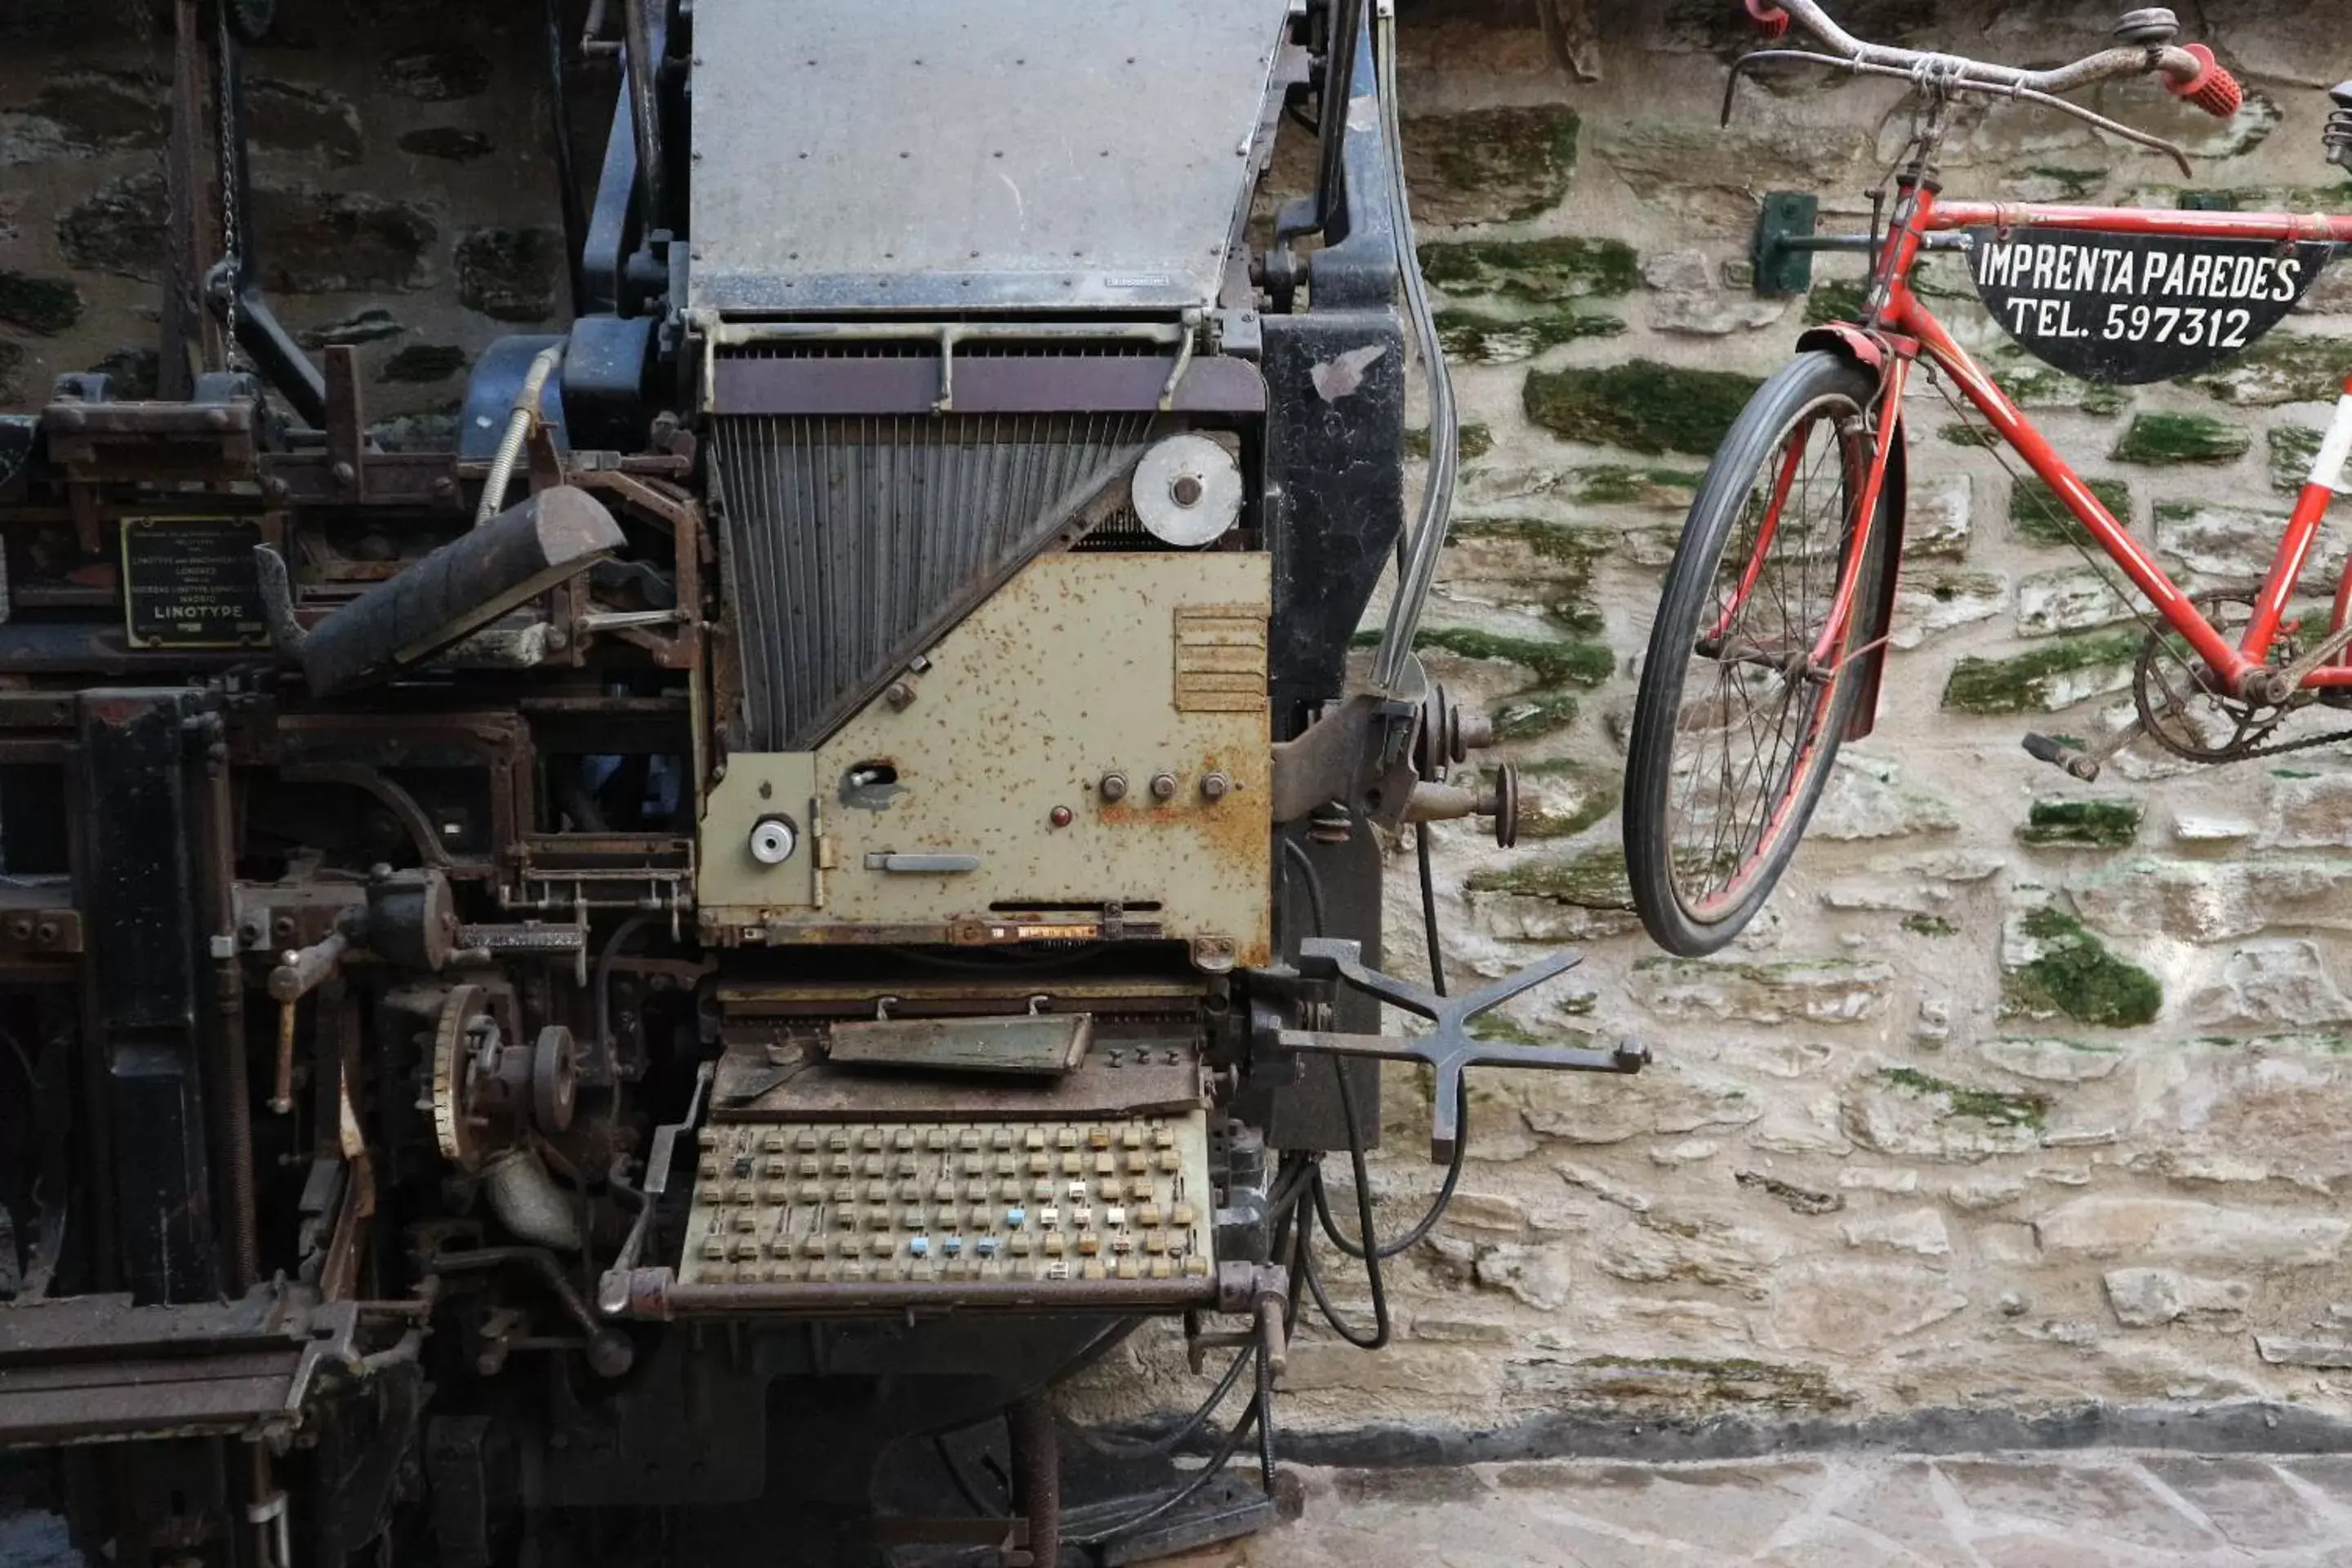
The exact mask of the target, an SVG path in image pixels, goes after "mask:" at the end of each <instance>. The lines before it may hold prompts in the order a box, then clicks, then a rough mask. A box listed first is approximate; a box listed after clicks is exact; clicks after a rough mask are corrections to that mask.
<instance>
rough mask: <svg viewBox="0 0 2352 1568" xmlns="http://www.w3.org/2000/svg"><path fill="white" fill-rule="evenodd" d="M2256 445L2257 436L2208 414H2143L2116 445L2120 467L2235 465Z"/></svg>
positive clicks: (2115, 456)
mask: <svg viewBox="0 0 2352 1568" xmlns="http://www.w3.org/2000/svg"><path fill="white" fill-rule="evenodd" d="M2253 444H2254V437H2253V433H2252V431H2249V430H2248V429H2247V428H2246V427H2245V426H2242V425H2230V424H2225V423H2223V422H2222V421H2221V420H2219V419H2216V418H2214V417H2213V416H2210V415H2207V414H2143V415H2140V416H2138V417H2137V418H2135V419H2134V420H2133V421H2132V422H2131V427H2130V428H2129V429H2127V430H2126V431H2125V432H2124V434H2123V438H2122V439H2121V440H2119V441H2117V442H2116V449H2115V451H2114V452H2113V453H2112V454H2111V456H2112V457H2113V458H2115V460H2116V462H2118V463H2151V464H2159V465H2164V464H2179V463H2234V462H2236V461H2237V460H2238V459H2239V458H2242V457H2244V456H2245V455H2246V452H2247V450H2248V449H2249V448H2250V447H2252V446H2253Z"/></svg>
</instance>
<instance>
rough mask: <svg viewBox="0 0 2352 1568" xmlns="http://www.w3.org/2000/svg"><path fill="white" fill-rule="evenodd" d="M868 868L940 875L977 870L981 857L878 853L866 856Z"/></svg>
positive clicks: (922, 874)
mask: <svg viewBox="0 0 2352 1568" xmlns="http://www.w3.org/2000/svg"><path fill="white" fill-rule="evenodd" d="M866 869H867V870H869V871H889V872H894V873H897V874H898V875H902V876H906V875H913V876H938V875H940V873H942V872H959V871H977V870H979V869H980V857H979V856H977V855H956V854H938V855H896V854H887V853H877V854H869V855H867V856H866Z"/></svg>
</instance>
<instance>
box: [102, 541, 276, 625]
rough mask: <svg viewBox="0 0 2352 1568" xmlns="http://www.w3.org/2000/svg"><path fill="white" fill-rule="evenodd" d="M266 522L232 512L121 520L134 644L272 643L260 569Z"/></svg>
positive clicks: (126, 607)
mask: <svg viewBox="0 0 2352 1568" xmlns="http://www.w3.org/2000/svg"><path fill="white" fill-rule="evenodd" d="M260 542H262V540H261V528H260V525H259V524H257V523H255V522H252V521H243V520H239V519H235V518H226V517H126V518H124V519H123V520H122V604H123V616H124V620H125V622H126V625H127V631H128V635H129V637H130V641H131V647H259V646H262V645H265V644H267V643H268V641H269V627H268V623H267V622H266V621H265V620H264V619H263V618H262V613H261V584H260V582H259V580H258V579H257V577H256V576H255V574H254V570H253V547H254V546H255V545H257V544H259V543H260Z"/></svg>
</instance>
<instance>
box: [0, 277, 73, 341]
mask: <svg viewBox="0 0 2352 1568" xmlns="http://www.w3.org/2000/svg"><path fill="white" fill-rule="evenodd" d="M80 320H81V290H80V289H77V288H75V287H74V286H73V284H72V283H71V282H69V281H68V280H67V279H63V278H36V277H34V276H32V275H31V274H30V273H26V272H11V271H8V270H6V269H5V268H0V321H5V322H6V323H8V325H10V326H12V327H22V328H24V329H25V330H26V331H28V332H38V333H39V334H40V335H41V336H43V337H45V338H48V337H55V336H56V335H57V334H58V333H59V332H63V331H70V330H71V329H72V327H73V325H74V323H75V322H77V321H80Z"/></svg>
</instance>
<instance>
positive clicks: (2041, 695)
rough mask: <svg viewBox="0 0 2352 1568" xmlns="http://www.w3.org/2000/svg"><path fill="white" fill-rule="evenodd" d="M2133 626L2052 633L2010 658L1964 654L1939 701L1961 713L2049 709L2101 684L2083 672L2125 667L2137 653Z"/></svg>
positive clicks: (2040, 710)
mask: <svg viewBox="0 0 2352 1568" xmlns="http://www.w3.org/2000/svg"><path fill="white" fill-rule="evenodd" d="M2139 644H2140V639H2139V637H2138V636H2137V634H2136V633H2132V632H2104V633H2098V634H2095V635H2085V636H2081V637H2055V638H2053V639H2052V640H2051V641H2050V642H2048V643H2046V644H2044V645H2043V646H2042V647H2037V648H2034V649H2033V650H2032V651H2031V652H2028V653H2021V654H2018V655H2015V656H2014V657H2012V658H1964V659H1962V660H1960V661H1959V663H1958V664H1956V665H1954V666H1953V667H1952V674H1951V679H1948V680H1947V681H1946V682H1945V683H1944V706H1945V707H1947V708H1950V709H1953V710H1958V711H1959V712H1962V713H2051V712H2055V711H2056V710H2059V709H2061V708H2065V707H2070V706H2072V705H2073V704H2074V703H2075V702H2078V701H2080V700H2082V699H2083V697H2084V696H2087V695H2090V694H2091V693H2092V692H2093V691H2095V690H2098V689H2102V688H2101V687H2100V686H2099V685H2098V683H2097V682H2096V681H2095V680H2092V681H2088V682H2078V681H2074V680H2069V679H2068V678H2069V677H2082V676H2085V675H2088V674H2091V673H2092V672H2097V671H2104V670H2107V669H2110V668H2116V667H2127V666H2129V665H2130V663H2131V662H2132V660H2133V659H2134V658H2137V656H2138V653H2139Z"/></svg>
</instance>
